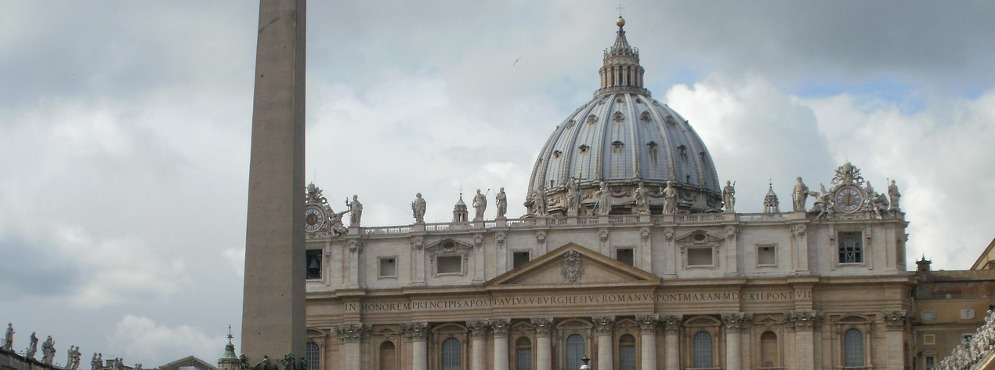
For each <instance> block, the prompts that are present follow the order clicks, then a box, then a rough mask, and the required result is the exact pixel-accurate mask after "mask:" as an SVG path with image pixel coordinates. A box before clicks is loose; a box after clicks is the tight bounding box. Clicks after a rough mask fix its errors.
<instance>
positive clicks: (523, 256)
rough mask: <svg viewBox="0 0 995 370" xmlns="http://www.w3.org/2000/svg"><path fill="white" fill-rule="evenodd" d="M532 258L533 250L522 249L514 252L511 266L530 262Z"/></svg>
mask: <svg viewBox="0 0 995 370" xmlns="http://www.w3.org/2000/svg"><path fill="white" fill-rule="evenodd" d="M529 259H531V252H529V251H522V252H514V253H512V254H511V268H516V269H517V268H519V267H522V266H523V265H525V264H526V263H528V262H529Z"/></svg>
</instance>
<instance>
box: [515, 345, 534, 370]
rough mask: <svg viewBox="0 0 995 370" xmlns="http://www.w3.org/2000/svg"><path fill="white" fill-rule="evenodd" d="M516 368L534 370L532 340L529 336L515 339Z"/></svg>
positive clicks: (516, 369) (518, 369)
mask: <svg viewBox="0 0 995 370" xmlns="http://www.w3.org/2000/svg"><path fill="white" fill-rule="evenodd" d="M515 370H532V341H530V340H529V338H526V337H521V338H518V340H517V341H515Z"/></svg>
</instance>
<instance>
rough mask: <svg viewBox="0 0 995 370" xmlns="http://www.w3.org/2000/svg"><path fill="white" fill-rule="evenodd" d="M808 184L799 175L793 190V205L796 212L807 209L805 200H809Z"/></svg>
mask: <svg viewBox="0 0 995 370" xmlns="http://www.w3.org/2000/svg"><path fill="white" fill-rule="evenodd" d="M808 195H809V191H808V186H807V185H805V183H804V182H803V181H802V178H801V177H799V178H798V181H797V182H796V183H795V188H794V190H793V191H792V192H791V205H792V209H793V210H794V211H795V212H804V211H805V202H806V201H807V200H808Z"/></svg>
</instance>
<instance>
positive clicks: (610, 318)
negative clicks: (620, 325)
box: [591, 315, 615, 335]
mask: <svg viewBox="0 0 995 370" xmlns="http://www.w3.org/2000/svg"><path fill="white" fill-rule="evenodd" d="M591 321H592V322H594V333H595V334H597V335H611V333H612V329H614V328H615V316H614V315H595V316H591Z"/></svg>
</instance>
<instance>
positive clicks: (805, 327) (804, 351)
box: [787, 310, 901, 369]
mask: <svg viewBox="0 0 995 370" xmlns="http://www.w3.org/2000/svg"><path fill="white" fill-rule="evenodd" d="M820 321H821V320H820V317H819V314H818V312H816V311H808V310H801V311H793V312H790V313H789V314H788V321H787V324H788V329H791V330H794V331H795V359H796V360H797V361H798V368H799V369H814V368H815V332H814V331H815V328H816V327H817V326H818V325H819V322H820ZM899 348H901V345H899Z"/></svg>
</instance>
